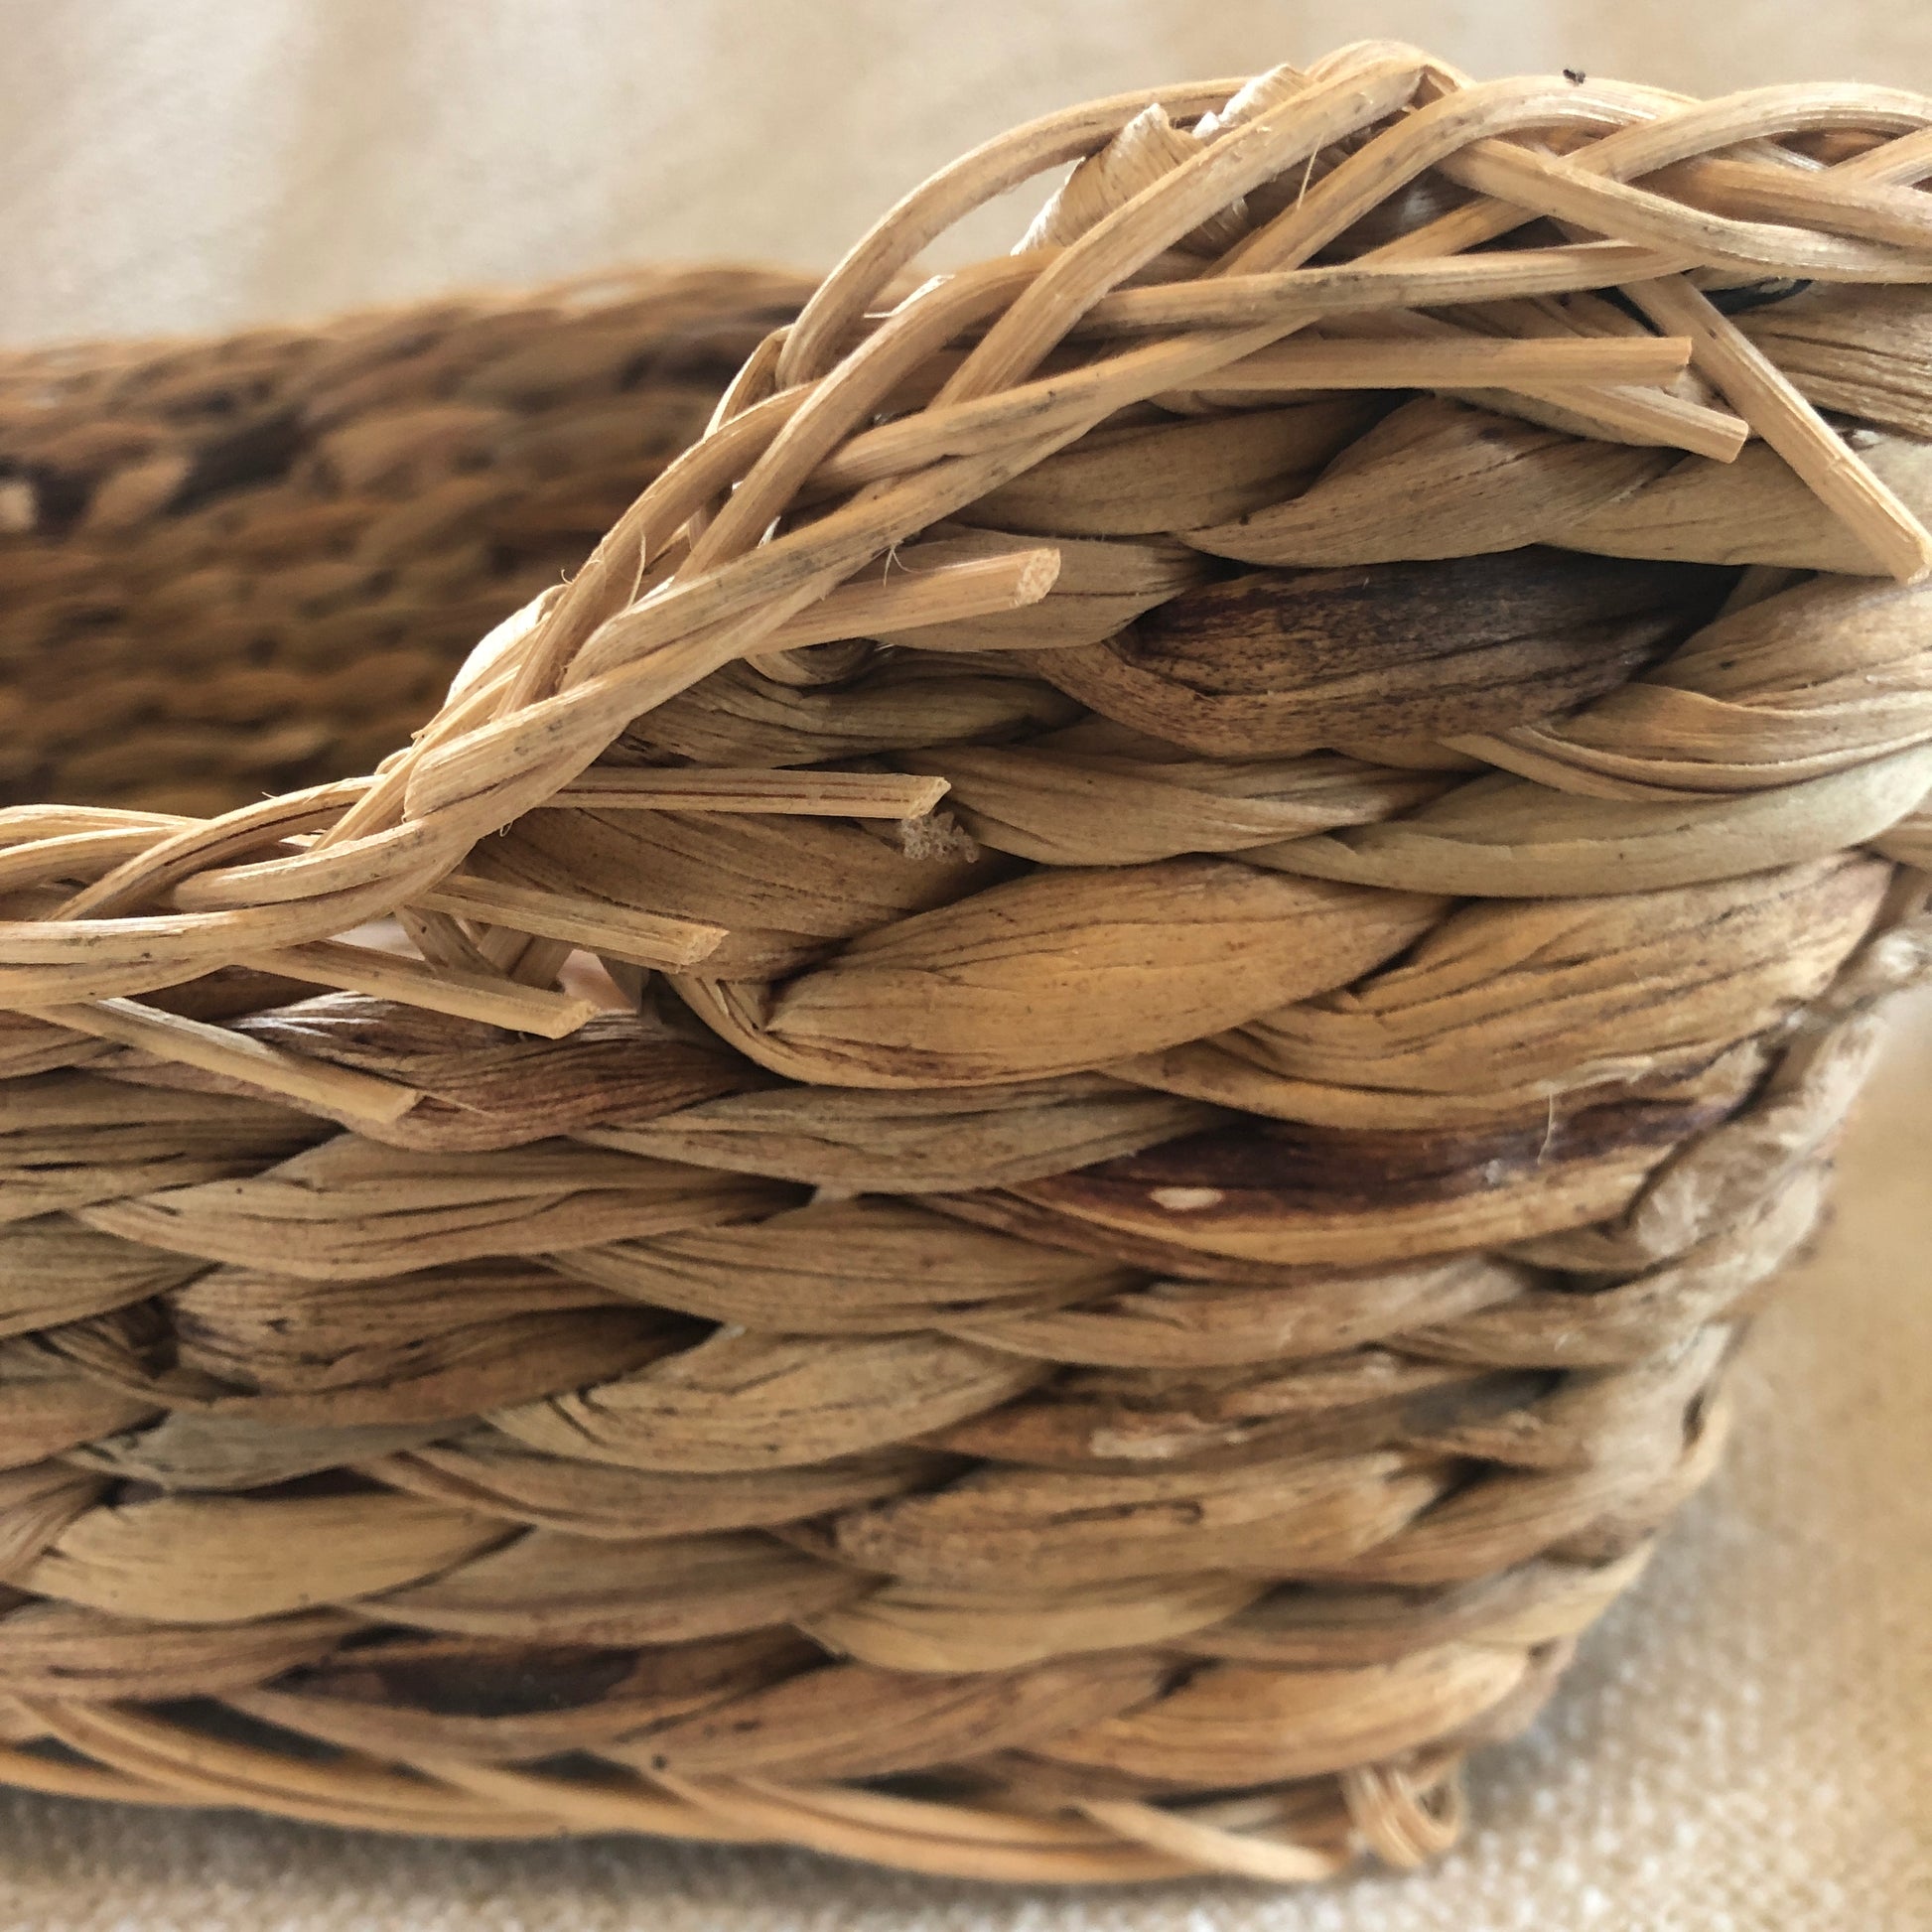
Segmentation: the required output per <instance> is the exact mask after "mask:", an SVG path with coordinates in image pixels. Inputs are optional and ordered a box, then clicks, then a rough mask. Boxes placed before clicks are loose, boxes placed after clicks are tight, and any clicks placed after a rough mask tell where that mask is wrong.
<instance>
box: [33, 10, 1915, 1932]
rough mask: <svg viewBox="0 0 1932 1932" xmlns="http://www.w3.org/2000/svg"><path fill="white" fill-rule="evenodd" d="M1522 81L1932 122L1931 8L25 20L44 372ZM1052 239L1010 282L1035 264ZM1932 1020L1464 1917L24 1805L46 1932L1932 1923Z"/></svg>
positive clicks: (845, 221) (1379, 1894) (815, 254)
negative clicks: (997, 170)
mask: <svg viewBox="0 0 1932 1932" xmlns="http://www.w3.org/2000/svg"><path fill="white" fill-rule="evenodd" d="M1369 33H1378V34H1394V35H1402V36H1405V37H1408V38H1412V39H1417V40H1422V41H1426V42H1427V43H1428V44H1429V45H1431V46H1432V47H1434V48H1435V49H1436V50H1437V51H1439V52H1441V53H1443V54H1445V55H1447V56H1448V57H1449V58H1450V59H1452V60H1455V61H1457V62H1458V63H1460V64H1461V65H1463V66H1465V67H1467V68H1469V69H1471V70H1473V71H1475V72H1477V73H1485V74H1486V73H1502V72H1509V71H1515V70H1520V69H1546V70H1547V69H1553V68H1556V67H1559V66H1571V67H1583V68H1586V69H1590V68H1594V69H1601V70H1603V71H1614V72H1617V73H1619V74H1622V75H1625V76H1627V77H1631V78H1639V79H1645V80H1651V81H1657V82H1662V83H1665V84H1669V85H1675V86H1681V87H1683V88H1685V89H1686V90H1689V91H1697V92H1718V91H1723V90H1725V89H1726V88H1728V87H1732V86H1737V85H1743V84H1749V83H1757V82H1764V81H1772V80H1780V79H1796V78H1820V77H1836V76H1844V75H1853V76H1858V77H1863V78H1869V79H1875V80H1882V81H1887V82H1890V83H1892V84H1896V85H1902V86H1916V87H1919V88H1922V89H1928V90H1932V15H1928V13H1927V12H1926V11H1925V10H1924V9H1923V8H1920V7H1916V6H1913V5H1911V4H1910V0H1702V4H1686V0H1546V3H1545V4H1539V3H1538V0H1489V3H1488V4H1484V3H1483V0H1441V4H1437V5H1429V4H1422V3H1421V0H1366V3H1365V4H1345V3H1342V0H1307V3H1306V4H1299V5H1298V4H1286V3H1282V4H1269V0H1114V3H1113V4H1105V3H1104V0H1060V3H1059V4H1046V3H1043V0H1042V3H1041V4H1027V3H1026V0H943V3H940V4H935V3H934V0H171V3H170V4H160V3H159V0H0V341H15V342H22V341H44V340H49V339H53V338H58V337H71V336H77V335H96V334H102V333H130V334H154V333H164V332H175V331H181V330H193V329H204V328H223V329H224V328H231V327H234V326H237V325H240V324H242V323H246V322H249V321H254V320H260V319H268V318H284V317H297V316H306V315H319V314H323V313H327V312H328V311H330V310H331V309H335V308H340V307H343V306H346V305H350V304H355V303H362V302H368V301H373V300H387V299H398V298H405V297H410V296H416V295H421V294H426V293H430V292H433V291H435V290H438V289H442V288H446V287H450V286H453V285H456V284H460V283H465V282H504V281H508V282H514V281H521V280H529V279H537V278H541V277H545V276H550V275H559V274H567V273H572V272H575V271H578V270H582V269H589V268H595V267H599V266H602V265H605V264H609V263H614V262H619V261H624V260H634V259H640V258H660V259H661V258H670V257H679V256H683V257H690V256H704V255H722V254H737V255H744V256H764V257H770V258H775V259H781V260H788V261H796V262H803V263H815V264H822V263H825V262H828V261H829V260H830V259H832V258H833V256H834V255H835V254H836V253H837V252H838V250H839V248H840V247H841V246H842V245H843V244H844V243H845V242H846V241H847V240H849V239H850V238H851V237H852V236H853V235H854V234H855V233H857V232H858V230H859V229H860V228H861V227H862V226H863V225H864V224H865V222H866V221H867V220H869V219H870V218H871V216H872V215H873V214H874V213H875V212H876V211H877V210H878V209H879V208H880V207H884V206H885V205H886V204H887V203H888V202H890V201H891V200H892V199H894V198H895V197H897V195H898V194H899V193H900V192H902V190H903V189H905V188H906V187H907V186H909V185H910V184H911V183H912V182H913V181H915V180H916V179H917V178H919V177H920V176H921V175H923V174H924V173H926V172H927V171H928V170H929V169H931V168H932V167H935V166H937V165H939V164H940V163H942V162H944V161H946V160H948V159H950V158H951V156H952V155H953V154H954V153H956V152H957V151H958V150H959V149H960V148H962V147H964V146H967V145H970V144H971V143H972V142H974V141H977V140H979V139H981V138H983V137H985V136H987V135H989V134H992V133H994V132H997V131H998V130H999V129H1001V128H1003V127H1005V126H1007V125H1009V124H1010V123H1012V122H1013V121H1016V120H1019V119H1023V118H1025V117H1027V116H1029V115H1032V114H1035V113H1038V112H1041V111H1044V110H1045V109H1047V108H1049V107H1052V106H1055V105H1059V104H1062V103H1064V102H1067V101H1070V100H1074V99H1078V98H1081V97H1084V96H1086V95H1089V94H1093V93H1100V92H1108V91H1112V90H1115V89H1118V88H1124V87H1127V86H1131V85H1134V84H1136V83H1140V82H1150V81H1158V80H1166V79H1173V78H1179V77H1184V76H1187V75H1192V74H1203V73H1210V72H1226V73H1237V72H1241V73H1245V72H1248V71H1250V70H1252V69H1257V68H1260V67H1265V66H1268V65H1271V64H1272V63H1274V62H1276V61H1279V60H1284V59H1296V58H1307V57H1309V56H1311V55H1312V54H1314V53H1317V52H1319V51H1321V50H1322V49H1324V48H1326V47H1328V46H1330V45H1333V44H1335V43H1336V42H1338V41H1342V40H1348V39H1355V38H1359V37H1361V36H1362V35H1364V34H1369ZM1016 231H1017V230H1016V226H1015V218H1014V214H1013V212H1012V211H1006V212H1004V213H1000V214H996V215H995V216H994V217H992V218H991V219H989V220H988V221H986V222H985V223H983V224H982V225H981V227H980V228H979V230H978V231H977V233H976V234H974V235H971V236H968V237H966V238H965V239H964V240H963V242H962V244H961V245H962V246H971V247H973V248H976V249H987V248H998V247H1002V246H1005V245H1006V244H1007V243H1008V242H1009V241H1010V239H1011V237H1012V235H1013V233H1014V232H1016ZM1929 1132H1932V998H1921V999H1920V1000H1919V1001H1918V1002H1917V1004H1916V1008H1915V1010H1914V1013H1913V1014H1912V1016H1911V1017H1910V1021H1909V1024H1908V1025H1907V1026H1905V1027H1904V1028H1903V1029H1902V1030H1901V1032H1900V1034H1899V1035H1898V1039H1897V1045H1896V1048H1895V1051H1894V1053H1893V1056H1892V1059H1891V1062H1890V1064H1889V1066H1888V1068H1887V1069H1886V1071H1885V1073H1884V1074H1883V1076H1882V1078H1881V1080H1880V1083H1879V1088H1878V1090H1877V1092H1875V1093H1874V1095H1873V1096H1872V1100H1871V1104H1870V1105H1869V1106H1868V1108H1867V1110H1866V1112H1865V1115H1864V1117H1863V1123H1862V1125H1861V1127H1860V1129H1859V1131H1858V1133H1857V1135H1856V1137H1855V1139H1854V1141H1853V1143H1852V1145H1851V1146H1850V1147H1849V1149H1848V1151H1847V1156H1846V1161H1845V1175H1844V1185H1843V1189H1842V1193H1841V1212H1840V1218H1839V1220H1838V1223H1837V1226H1836V1227H1835V1229H1834V1231H1833V1233H1832V1234H1831V1236H1830V1238H1829V1239H1828V1241H1827V1242H1826V1244H1825V1246H1824V1248H1823V1251H1822V1252H1821V1254H1820V1255H1819V1256H1818V1258H1817V1260H1816V1261H1815V1262H1814V1263H1813V1264H1812V1265H1811V1266H1810V1267H1809V1268H1808V1269H1806V1270H1805V1271H1804V1273H1803V1274H1802V1276H1801V1277H1800V1279H1798V1280H1797V1281H1796V1282H1795V1283H1794V1284H1793V1285H1792V1289H1791V1291H1790V1293H1789V1294H1788V1296H1787V1298H1786V1300H1785V1303H1784V1304H1783V1306H1782V1307H1781V1308H1780V1309H1779V1310H1778V1311H1777V1312H1776V1313H1775V1314H1774V1315H1772V1316H1771V1317H1770V1318H1769V1319H1768V1320H1767V1321H1766V1322H1765V1323H1764V1325H1763V1327H1762V1329H1761V1331H1760V1333H1759V1335H1758V1337H1757V1338H1756V1341H1755V1343H1754V1346H1753V1349H1752V1352H1751V1354H1750V1355H1749V1357H1748V1359H1747V1362H1746V1364H1745V1367H1744V1369H1743V1371H1742V1391H1741V1393H1742V1396H1743V1401H1742V1404H1741V1410H1742V1414H1741V1417H1740V1429H1739V1432H1738V1438H1737V1444H1738V1447H1737V1448H1736V1449H1735V1450H1734V1452H1733V1455H1732V1458H1731V1461H1730V1463H1729V1466H1728V1467H1727V1469H1726V1471H1725V1474H1724V1476H1723V1477H1722V1478H1721V1479H1720V1480H1719V1481H1718V1483H1717V1484H1715V1485H1714V1487H1713V1488H1712V1490H1710V1491H1709V1492H1707V1494H1706V1495H1705V1496H1704V1497H1703V1498H1702V1499H1701V1500H1700V1501H1699V1502H1698V1503H1697V1504H1696V1505H1694V1506H1693V1508H1692V1510H1691V1511H1690V1513H1689V1515H1688V1517H1687V1519H1686V1520H1685V1521H1684V1522H1683V1524H1682V1525H1681V1527H1680V1528H1679V1529H1678V1530H1677V1531H1676V1533H1675V1534H1674V1535H1673V1536H1672V1538H1671V1540H1670V1541H1669V1543H1668V1545H1667V1547H1666V1549H1665V1551H1664V1553H1663V1555H1662V1556H1661V1557H1660V1559H1659V1561H1658V1563H1657V1564H1656V1565H1655V1566H1654V1567H1653V1570H1652V1572H1651V1574H1650V1576H1649V1578H1648V1579H1647V1580H1646V1582H1645V1584H1644V1586H1643V1587H1642V1588H1641V1589H1640V1591H1639V1592H1638V1593H1637V1594H1636V1596H1635V1597H1634V1598H1633V1599H1631V1600H1629V1601H1627V1602H1626V1603H1625V1604H1624V1605H1622V1606H1621V1607H1620V1608H1619V1609H1618V1610H1617V1611H1616V1612H1615V1613H1614V1614H1613V1615H1612V1617H1611V1618H1610V1619H1609V1620H1608V1622H1606V1623H1605V1625H1603V1626H1602V1627H1601V1629H1600V1630H1599V1632H1598V1633H1597V1635H1596V1637H1595V1640H1594V1641H1593V1642H1592V1644H1591V1645H1590V1647H1589V1648H1588V1650H1587V1653H1586V1656H1585V1659H1584V1661H1583V1663H1582V1664H1581V1665H1580V1666H1579V1668H1578V1669H1577V1671H1576V1672H1575V1673H1574V1675H1573V1676H1572V1678H1571V1679H1570V1681H1569V1683H1568V1684H1567V1686H1566V1688H1565V1690H1564V1691H1563V1693H1562V1694H1561V1696H1560V1698H1559V1700H1558V1702H1557V1704H1556V1706H1555V1707H1554V1708H1553V1710H1552V1711H1551V1712H1550V1713H1549V1715H1548V1716H1547V1717H1546V1718H1545V1720H1544V1722H1543V1723H1542V1724H1541V1725H1540V1726H1539V1727H1538V1729H1537V1730H1536V1731H1535V1732H1534V1733H1533V1734H1532V1735H1531V1736H1530V1737H1529V1738H1528V1739H1527V1740H1526V1741H1525V1742H1524V1743H1523V1744H1522V1745H1520V1746H1519V1747H1517V1748H1515V1749H1514V1750H1512V1751H1510V1752H1507V1753H1503V1754H1501V1755H1499V1756H1497V1757H1495V1758H1494V1759H1493V1760H1492V1761H1490V1762H1487V1763H1485V1764H1484V1765H1482V1766H1481V1767H1480V1768H1479V1770H1478V1772H1477V1775H1476V1778H1475V1785H1474V1793H1473V1795H1474V1799H1475V1809H1476V1814H1477V1818H1478V1820H1479V1825H1480V1829H1479V1830H1478V1832H1477V1833H1476V1834H1475V1836H1474V1837H1473V1838H1472V1840H1471V1842H1470V1843H1469V1845H1468V1846H1467V1848H1466V1849H1465V1850H1463V1851H1461V1852H1459V1853H1457V1854H1456V1855H1454V1856H1453V1857H1452V1858H1451V1859H1449V1861H1448V1862H1447V1863H1444V1864H1443V1865H1442V1866H1441V1867H1439V1868H1438V1869H1436V1870H1435V1871H1433V1872H1431V1873H1428V1874H1426V1875H1424V1876H1421V1877H1416V1878H1408V1879H1395V1878H1390V1877H1386V1876H1375V1877H1368V1878H1364V1879H1360V1880H1357V1881H1354V1882H1352V1883H1350V1884H1346V1885H1342V1886H1339V1887H1335V1888H1331V1889H1328V1890H1325V1891H1318V1892H1303V1893H1292V1894H1291V1893H1281V1892H1269V1891H1266V1890H1263V1889H1260V1888H1257V1887H1253V1886H1249V1885H1246V1884H1238V1883H1219V1884H1198V1885H1183V1884H1172V1885H1163V1886H1157V1887H1153V1888H1150V1889H1143V1890H1138V1891H1121V1890H1115V1891H1089V1892H1081V1893H1069V1892H1037V1893H1011V1892H1000V1891H995V1890H991V1889H988V1888H984V1887H976V1886H971V1885H964V1884H947V1883H940V1882H934V1881H928V1880H915V1879H910V1878H899V1877H896V1876H893V1875H890V1874H877V1873H870V1872H864V1871H859V1870H855V1869H853V1868H850V1867H845V1866H840V1865H835V1864H832V1863H828V1862H824V1861H820V1860H814V1859H810V1858H806V1857H802V1856H794V1855H785V1854H775V1853H774V1854H756V1853H754V1854H747V1853H741V1852H724V1851H717V1850H711V1849H701V1848H684V1847H666V1846H661V1845H656V1844H652V1843H647V1842H637V1841H629V1842H624V1841H615V1840H602V1841H594V1842H588V1843H580V1844H576V1845H540V1846H524V1847H504V1846H488V1847H462V1846H451V1845H447V1844H434V1843H432V1844H412V1843H408V1842H402V1841H391V1840H386V1839H382V1838H377V1837H372V1836H369V1837H362V1836H351V1835H345V1834H329V1833H324V1832H321V1831H312V1830H308V1829H305V1828H301V1827H296V1826H283V1825H275V1824H268V1823H262V1822H259V1821H252V1820H247V1819H241V1818H235V1817H231V1816H216V1815H207V1816H171V1815H167V1814H152V1813H143V1812H139V1811H133V1810H120V1809H112V1808H91V1807H86V1806H81V1805H77V1804H68V1803H62V1802H57V1801H53V1800H41V1799H36V1798H32V1797H26V1796H20V1795H10V1796H7V1797H5V1798H4V1799H0V1928H5V1932H13V1929H14V1928H21V1929H22V1932H25V1929H26V1928H34V1932H110V1929H111V1932H173V1928H177V1927H179V1928H183V1932H191V1929H192V1932H324V1929H325V1928H327V1929H328V1932H362V1928H374V1927H382V1928H390V1927H393V1928H396V1929H397V1932H418V1929H419V1928H420V1929H421V1932H429V1929H430V1928H434V1929H435V1932H470V1928H480V1929H481V1928H488V1932H523V1929H524V1928H530V1929H531V1932H536V1928H546V1932H547V1929H548V1928H556V1932H619V1929H620V1928H645V1927H648V1928H651V1932H699V1929H700V1928H702V1932H736V1929H737V1928H744V1929H745V1932H819V1928H824V1932H833V1928H839V1929H840V1932H844V1929H845V1928H850V1929H851V1932H1062V1929H1063V1932H1367V1929H1368V1928H1371V1927H1372V1928H1374V1932H1531V1929H1532V1928H1534V1932H1772V1928H1775V1929H1776V1932H1920V1929H1921V1928H1927V1927H1932V1797H1929V1796H1928V1793H1932V1629H1929V1628H1928V1625H1929V1623H1932V1481H1929V1480H1928V1478H1932V1455H1928V1449H1932V1430H1929V1428H1928V1422H1927V1417H1928V1415H1932V1295H1929V1294H1928V1287H1932V1194H1929V1193H1928V1189H1927V1187H1926V1184H1925V1173H1926V1162H1925V1155H1924V1148H1925V1144H1926V1140H1927V1137H1928V1133H1929Z"/></svg>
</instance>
